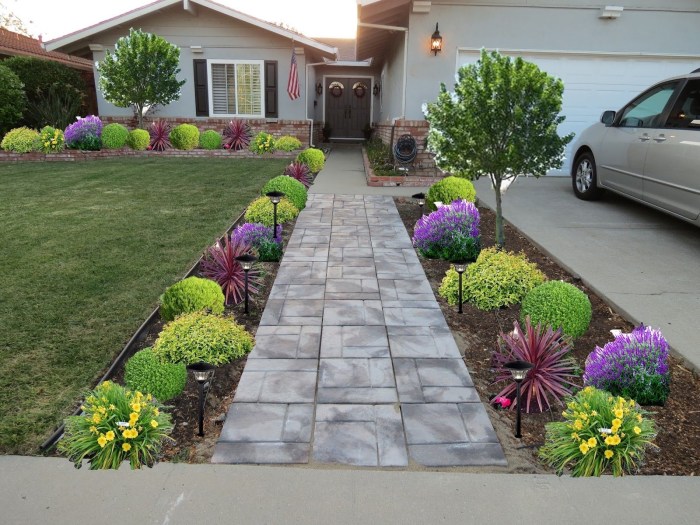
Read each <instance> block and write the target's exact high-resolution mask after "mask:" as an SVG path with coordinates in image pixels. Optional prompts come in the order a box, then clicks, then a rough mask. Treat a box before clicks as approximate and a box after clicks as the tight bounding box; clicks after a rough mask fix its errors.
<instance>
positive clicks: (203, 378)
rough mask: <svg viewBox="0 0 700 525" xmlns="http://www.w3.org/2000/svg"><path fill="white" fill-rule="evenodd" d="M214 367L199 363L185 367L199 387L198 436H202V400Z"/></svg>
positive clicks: (209, 384)
mask: <svg viewBox="0 0 700 525" xmlns="http://www.w3.org/2000/svg"><path fill="white" fill-rule="evenodd" d="M214 368H216V367H215V366H214V365H210V364H209V363H205V362H204V361H200V362H199V363H193V364H191V365H187V370H189V371H190V372H192V375H193V376H194V378H195V380H196V381H197V384H198V385H199V435H200V436H203V435H204V398H205V394H206V393H207V392H208V391H209V388H210V386H211V377H212V376H213V375H214Z"/></svg>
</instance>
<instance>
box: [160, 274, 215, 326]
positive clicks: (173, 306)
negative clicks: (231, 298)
mask: <svg viewBox="0 0 700 525" xmlns="http://www.w3.org/2000/svg"><path fill="white" fill-rule="evenodd" d="M160 303H161V304H160V316H161V317H162V318H163V320H165V321H172V320H173V319H175V318H176V317H177V316H178V315H180V314H188V313H191V312H201V311H204V310H208V311H210V312H211V313H213V314H221V313H223V312H224V294H223V292H222V291H221V286H219V284H218V283H216V282H214V281H212V280H210V279H202V278H201V277H188V278H187V279H183V280H182V281H180V282H177V283H175V284H173V285H172V286H171V287H169V288H168V289H167V290H165V293H164V294H163V295H162V296H161V298H160Z"/></svg>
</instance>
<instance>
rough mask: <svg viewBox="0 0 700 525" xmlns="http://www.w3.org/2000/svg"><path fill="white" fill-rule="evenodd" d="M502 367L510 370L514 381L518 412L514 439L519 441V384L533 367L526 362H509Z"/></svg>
mask: <svg viewBox="0 0 700 525" xmlns="http://www.w3.org/2000/svg"><path fill="white" fill-rule="evenodd" d="M504 366H505V367H506V368H507V369H508V370H510V374H511V375H512V376H513V380H514V381H515V391H516V394H515V398H516V399H517V402H518V412H517V416H516V420H515V421H516V422H515V437H516V438H518V439H520V438H521V437H523V436H522V435H521V434H520V383H522V382H523V379H525V376H526V375H527V373H528V371H529V370H530V369H531V368H532V367H533V366H535V365H533V364H532V363H528V362H527V361H510V362H508V363H506V364H505V365H504Z"/></svg>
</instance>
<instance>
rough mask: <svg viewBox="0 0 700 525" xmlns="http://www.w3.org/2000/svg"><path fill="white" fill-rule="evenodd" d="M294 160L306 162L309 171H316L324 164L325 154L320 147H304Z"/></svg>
mask: <svg viewBox="0 0 700 525" xmlns="http://www.w3.org/2000/svg"><path fill="white" fill-rule="evenodd" d="M296 161H297V162H303V163H304V164H306V165H307V166H308V167H309V171H311V173H318V172H319V171H321V170H322V169H323V166H324V165H325V164H326V156H325V155H324V154H323V152H322V151H321V150H320V149H316V148H306V149H305V150H304V151H302V152H301V153H299V155H297V158H296Z"/></svg>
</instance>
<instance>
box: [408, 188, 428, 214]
mask: <svg viewBox="0 0 700 525" xmlns="http://www.w3.org/2000/svg"><path fill="white" fill-rule="evenodd" d="M411 198H413V199H416V200H417V201H418V206H420V214H421V215H423V206H424V205H425V193H422V192H421V193H416V194H415V195H412V196H411Z"/></svg>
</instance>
